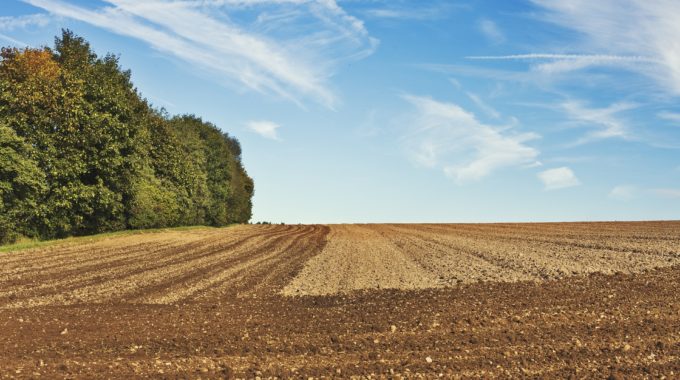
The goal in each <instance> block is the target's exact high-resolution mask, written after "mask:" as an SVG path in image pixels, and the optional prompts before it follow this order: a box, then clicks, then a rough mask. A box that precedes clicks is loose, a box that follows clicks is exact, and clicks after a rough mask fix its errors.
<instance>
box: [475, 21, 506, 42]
mask: <svg viewBox="0 0 680 380" xmlns="http://www.w3.org/2000/svg"><path fill="white" fill-rule="evenodd" d="M478 27H479V30H480V31H481V32H482V34H484V36H485V37H486V38H487V39H488V40H489V41H491V42H493V43H496V44H500V43H503V42H505V35H504V34H503V32H501V30H500V29H499V28H498V25H496V23H495V22H493V21H491V20H489V19H481V20H479V22H478Z"/></svg>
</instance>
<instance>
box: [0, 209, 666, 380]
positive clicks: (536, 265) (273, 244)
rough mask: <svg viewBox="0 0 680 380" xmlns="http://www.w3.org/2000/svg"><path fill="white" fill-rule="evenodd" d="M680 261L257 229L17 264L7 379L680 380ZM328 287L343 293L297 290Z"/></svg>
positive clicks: (574, 229)
mask: <svg viewBox="0 0 680 380" xmlns="http://www.w3.org/2000/svg"><path fill="white" fill-rule="evenodd" d="M353 234H356V236H357V237H356V238H355V239H353V238H352V235H353ZM327 237H330V239H329V240H328V241H326V239H327ZM371 245H374V247H373V248H371V247H370V246H371ZM324 247H325V248H324ZM343 247H344V250H345V252H344V253H343V249H342V248H343ZM418 247H421V248H418ZM329 252H335V254H334V255H337V257H335V256H334V255H329ZM385 252H389V253H390V256H385V255H384V253H385ZM446 252H448V256H454V257H453V258H450V257H447V254H446ZM504 252H505V254H504ZM541 252H542V254H541ZM520 253H522V254H523V255H520ZM679 253H680V223H670V222H666V223H606V224H599V223H598V224H545V225H417V226H409V225H394V226H331V231H330V233H329V228H328V227H324V226H241V227H235V228H229V229H223V230H196V231H185V232H163V233H157V234H144V235H134V236H128V237H118V238H111V239H107V240H103V241H98V242H94V243H88V244H86V245H81V246H63V247H52V248H44V249H41V250H34V251H26V252H20V253H10V254H0V377H1V378H15V377H16V378H55V377H56V378H131V377H135V378H139V377H142V378H144V377H147V378H148V377H153V378H178V377H179V378H220V377H238V378H255V377H258V376H259V377H261V378H268V377H275V376H276V377H279V378H290V377H294V378H308V377H314V378H317V377H325V378H332V377H335V378H347V377H353V376H355V377H384V378H398V377H400V376H403V377H406V378H419V377H420V378H433V377H439V376H441V377H444V378H456V377H463V378H469V377H480V378H493V377H498V378H507V377H528V378H534V377H542V378H568V377H573V378H578V379H581V378H606V377H609V376H611V377H612V378H617V377H619V378H628V377H650V378H658V377H662V376H666V377H667V378H674V377H678V376H680V297H679V296H678V291H677V290H678V289H680V267H678V266H671V265H674V264H676V262H675V261H674V260H677V257H678V255H679ZM370 255H372V256H370ZM572 255H573V256H574V258H572ZM345 256H347V258H345ZM367 256H370V257H367ZM475 258H477V259H479V261H477V260H475ZM664 260H665V261H664ZM608 262H610V264H609V265H608V264H607V263H608ZM477 263H482V264H477ZM483 263H488V265H489V266H488V268H487V267H483V268H482V269H484V271H483V270H482V269H479V268H480V265H487V264H483ZM320 264H322V268H323V271H324V272H323V273H324V274H325V276H326V277H327V278H328V281H327V282H325V283H324V282H318V281H319V278H318V277H308V276H309V274H310V269H309V268H310V267H312V266H314V265H320ZM323 265H325V266H323ZM362 265H369V266H372V267H374V268H373V269H370V267H369V268H361V266H362ZM639 266H643V268H638V267H639ZM663 266H666V267H665V268H662V267H663ZM354 267H357V268H354ZM402 267H406V268H411V269H412V270H413V271H416V272H415V273H421V274H423V276H424V277H423V278H415V277H404V276H403V275H402V274H401V273H403V272H402V270H401V268H402ZM582 267H583V268H588V269H582V270H579V269H578V268H582ZM655 267H659V268H657V269H653V268H655ZM303 268H304V269H303ZM574 268H576V269H574ZM638 269H641V271H640V270H638ZM494 271H495V272H499V273H501V274H497V273H495V272H494ZM593 271H604V272H607V273H610V272H614V271H618V272H619V273H613V274H602V273H592V274H586V273H587V272H593ZM573 272H576V273H577V274H578V275H577V276H572V274H573ZM371 273H375V277H376V278H378V279H380V280H376V279H374V278H371ZM468 273H473V274H470V275H469V276H468V277H465V275H466V274H468ZM475 273H482V274H475ZM507 273H511V274H510V275H508V274H507ZM519 274H522V275H526V276H527V277H528V278H529V279H530V280H531V281H517V280H522V279H523V278H519V277H518V278H516V276H519ZM305 276H307V277H308V278H309V279H310V280H309V281H307V280H305V281H306V282H305V281H302V280H300V279H305ZM508 276H509V277H508ZM433 277H435V278H434V279H433ZM440 277H441V278H440ZM338 278H340V280H338ZM454 278H455V279H456V280H455V281H454V280H453V279H454ZM538 278H541V279H547V281H535V280H536V279H538ZM458 279H460V280H462V281H458ZM478 280H482V282H479V281H478ZM489 280H503V281H504V280H511V281H512V282H493V281H489ZM301 281H302V282H301ZM310 281H312V282H313V281H317V282H316V283H317V284H318V286H319V287H323V286H327V285H328V286H327V289H331V290H332V291H324V292H323V293H335V294H326V295H319V296H300V297H287V296H282V295H280V294H281V293H282V290H283V289H284V288H286V289H290V288H291V287H292V289H308V287H309V282H310ZM382 281H385V282H384V283H383V282H382ZM458 282H460V283H458ZM296 283H297V284H305V285H304V286H302V285H295V284H296ZM329 284H330V285H329ZM338 284H339V285H338ZM356 284H361V285H356ZM378 286H380V287H381V288H388V287H394V288H399V287H404V288H410V289H411V290H399V289H379V290H378V289H373V288H377V287H378ZM430 286H436V287H438V288H430ZM305 287H307V288H305ZM361 288H367V289H366V290H360V291H350V290H351V289H361ZM301 292H303V293H304V292H306V290H305V291H300V292H296V293H301Z"/></svg>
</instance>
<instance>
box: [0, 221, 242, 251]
mask: <svg viewBox="0 0 680 380" xmlns="http://www.w3.org/2000/svg"><path fill="white" fill-rule="evenodd" d="M231 226H233V225H229V226H225V227H210V226H183V227H172V228H151V229H146V230H123V231H115V232H105V233H102V234H97V235H88V236H74V237H68V238H65V239H55V240H37V239H29V238H22V239H19V241H17V242H16V243H12V244H8V245H3V246H0V253H6V252H17V251H22V250H25V249H31V248H41V247H48V246H53V245H72V244H83V243H91V242H94V241H97V240H102V239H106V238H111V237H119V236H128V235H139V234H147V233H155V232H164V231H191V230H200V229H216V228H228V227H231Z"/></svg>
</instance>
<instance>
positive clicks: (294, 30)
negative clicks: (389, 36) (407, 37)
mask: <svg viewBox="0 0 680 380" xmlns="http://www.w3.org/2000/svg"><path fill="white" fill-rule="evenodd" d="M24 1H26V2H28V3H30V4H32V5H34V6H36V7H40V8H42V9H45V10H47V11H48V12H50V13H52V14H54V15H58V16H62V17H68V18H72V19H76V20H79V21H82V22H85V23H89V24H92V25H95V26H98V27H101V28H104V29H107V30H109V31H112V32H114V33H118V34H121V35H125V36H129V37H133V38H137V39H140V40H142V41H144V42H146V43H147V44H149V45H150V46H151V47H152V48H154V49H156V50H158V51H160V52H163V53H166V54H169V55H172V56H174V57H176V58H179V59H181V60H183V61H186V62H187V63H190V64H191V65H192V68H199V69H201V70H204V71H208V72H210V73H212V74H214V75H217V76H218V79H219V80H220V81H227V82H231V83H235V84H240V85H242V86H246V87H248V88H250V89H253V90H256V91H259V92H263V93H270V94H277V95H279V96H282V97H285V98H288V99H291V100H293V101H295V102H296V103H298V104H301V102H302V99H314V100H316V101H318V102H320V103H321V104H323V105H325V106H328V107H331V108H332V107H333V106H334V105H335V103H336V98H335V95H334V94H333V91H331V89H329V85H328V80H329V78H330V77H331V76H332V75H333V73H334V70H335V68H336V67H337V66H338V64H340V63H342V62H346V61H348V60H356V59H361V58H363V57H365V56H367V55H369V54H371V53H372V52H373V51H374V50H375V48H376V46H377V40H375V39H374V38H372V37H370V36H369V35H368V32H367V31H366V29H365V28H364V26H363V23H362V22H361V21H360V20H358V19H356V18H355V17H353V16H351V15H349V14H347V13H346V12H345V11H344V10H343V9H342V8H340V7H339V6H338V5H337V4H336V3H335V1H334V0H306V1H303V0H287V1H286V0H256V1H236V0H231V1H230V0H227V1H217V0H216V1H201V2H186V1H171V0H147V1H133V0H106V2H107V3H109V4H110V6H106V7H102V8H98V9H94V10H92V9H87V8H83V7H80V6H76V5H73V4H70V3H67V2H64V1H60V0H24ZM239 12H242V13H241V14H240V15H242V16H243V17H232V15H235V14H238V13H239ZM253 13H255V14H257V15H259V16H263V15H264V16H266V17H268V19H269V20H273V19H276V21H272V22H270V23H264V25H263V24H262V23H260V22H258V19H259V17H258V18H256V19H255V20H254V21H253V20H250V19H249V18H248V17H246V16H244V15H246V14H248V15H251V17H250V18H252V14H253ZM236 20H239V21H238V22H237V21H236Z"/></svg>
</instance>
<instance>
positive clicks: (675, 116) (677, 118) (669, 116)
mask: <svg viewBox="0 0 680 380" xmlns="http://www.w3.org/2000/svg"><path fill="white" fill-rule="evenodd" d="M656 116H657V117H659V118H660V119H664V120H669V121H673V122H676V123H680V113H676V112H668V111H663V112H659V113H657V114H656Z"/></svg>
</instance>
